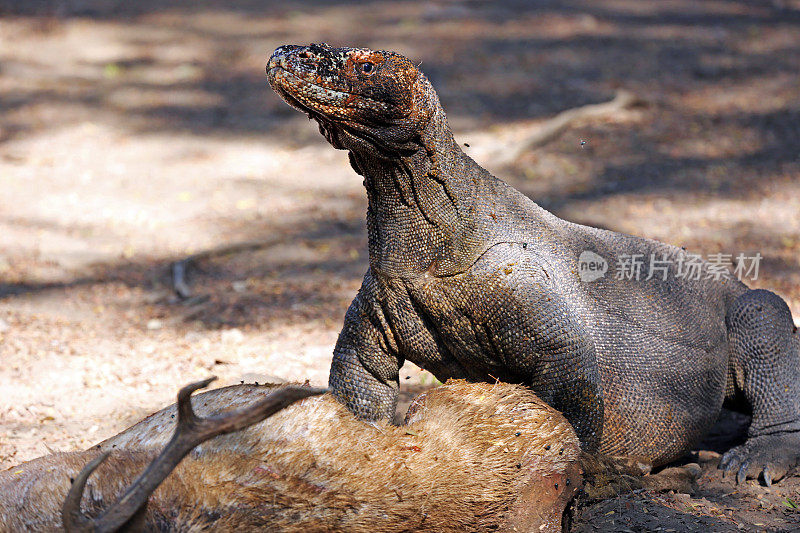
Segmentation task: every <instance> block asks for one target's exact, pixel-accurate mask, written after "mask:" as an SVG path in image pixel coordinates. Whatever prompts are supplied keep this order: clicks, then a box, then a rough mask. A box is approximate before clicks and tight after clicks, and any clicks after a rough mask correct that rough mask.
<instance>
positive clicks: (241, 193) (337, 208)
mask: <svg viewBox="0 0 800 533" xmlns="http://www.w3.org/2000/svg"><path fill="white" fill-rule="evenodd" d="M799 4H800V3H798V2H797V1H782V2H765V1H749V2H748V1H733V0H718V1H706V2H696V1H694V0H683V1H679V0H669V1H659V0H650V1H646V0H640V1H622V0H602V1H598V0H582V1H581V0H568V1H565V2H551V1H542V2H527V1H522V0H519V1H513V2H469V1H440V2H414V1H405V2H340V3H330V2H322V1H314V0H308V1H291V0H288V1H280V2H277V1H276V2H267V1H263V2H258V1H256V0H231V1H223V0H217V1H214V0H179V1H174V2H155V1H152V0H139V1H137V2H124V1H122V0H62V1H55V0H26V1H13V0H0V190H1V191H2V193H0V468H2V467H8V466H11V465H14V464H16V463H18V462H21V461H25V460H28V459H31V458H33V457H36V456H38V455H41V454H45V453H47V452H48V450H76V449H80V448H84V447H87V446H88V445H90V444H92V443H94V442H97V441H99V440H101V439H103V438H105V437H108V436H110V435H112V434H114V433H116V432H118V431H119V430H121V429H123V428H124V427H126V426H127V425H128V424H130V423H132V422H133V421H135V420H137V419H138V418H140V417H141V416H143V415H144V414H146V413H149V412H151V411H153V410H155V409H157V408H159V407H161V406H163V405H165V404H166V403H168V402H170V401H171V400H172V398H173V395H174V393H175V391H176V390H177V388H178V387H179V386H180V385H181V384H184V383H187V382H189V381H192V380H195V379H197V378H201V377H205V376H207V375H209V374H214V375H217V376H219V377H220V384H226V383H236V382H238V381H240V380H252V381H258V380H266V379H274V378H276V377H277V378H281V379H289V380H304V379H310V380H311V382H312V383H319V384H323V383H325V382H326V377H327V371H328V365H329V361H330V353H331V349H332V346H333V344H334V342H335V339H336V335H337V332H338V329H339V327H340V325H341V322H342V317H343V315H344V311H345V309H346V308H347V305H348V303H349V301H350V299H351V298H352V297H353V295H354V294H355V292H356V290H357V288H358V286H359V283H360V278H361V275H362V273H363V271H364V270H365V267H366V264H367V257H366V239H365V230H364V213H365V205H366V201H365V195H364V194H363V190H362V186H361V181H360V178H358V177H357V176H356V175H355V174H354V173H353V172H352V171H351V170H350V168H349V166H348V164H347V158H346V154H344V153H342V152H337V151H335V150H333V149H331V148H330V147H329V146H328V145H327V144H326V143H325V141H324V140H323V139H322V137H321V136H320V135H319V134H318V132H317V130H316V127H315V126H314V125H313V124H309V123H308V122H307V121H306V119H305V118H304V117H303V116H302V115H300V114H299V113H296V112H294V111H293V110H291V109H290V108H288V107H287V106H286V105H285V104H283V103H282V102H281V101H279V99H278V98H277V97H276V96H275V95H274V94H272V93H271V91H270V90H269V88H268V86H267V85H266V83H265V79H264V65H265V62H266V59H267V57H268V55H269V53H270V52H271V51H272V50H273V49H274V48H275V47H276V46H278V45H280V44H285V43H308V42H312V41H313V42H320V41H324V42H328V43H331V44H351V45H363V46H368V47H372V48H384V49H395V50H398V51H401V52H403V53H405V54H406V55H408V56H410V57H412V58H415V59H416V60H418V61H420V62H421V68H422V70H424V71H425V72H426V73H427V74H428V75H429V77H430V78H431V80H432V81H433V83H434V85H435V86H436V87H437V88H438V90H439V93H440V96H441V99H442V101H443V103H444V105H445V107H446V109H447V110H448V113H449V117H450V119H451V125H452V126H453V129H454V131H455V133H456V137H457V138H458V139H459V140H461V141H463V142H466V143H468V144H469V145H470V146H469V147H468V148H466V150H468V151H469V152H470V153H472V155H473V156H474V157H475V158H476V159H477V160H478V161H479V162H480V163H482V164H484V165H485V166H486V167H487V168H489V169H490V170H492V171H494V172H495V173H496V174H498V175H500V176H501V177H503V178H505V179H507V180H508V181H509V182H510V183H511V184H513V185H514V186H515V187H518V188H519V189H521V190H522V191H524V192H525V193H527V194H528V195H530V196H531V197H533V198H534V199H535V200H536V201H538V202H539V203H540V204H542V205H543V206H545V207H546V208H548V209H550V210H552V211H554V212H555V213H557V214H558V215H560V216H562V217H565V218H569V219H572V220H575V221H579V222H583V223H587V224H592V225H598V226H603V227H607V228H612V229H615V230H619V231H624V232H628V233H635V234H638V235H644V236H647V237H651V238H654V239H659V240H663V241H667V242H670V243H674V244H678V245H683V246H686V247H688V248H690V249H692V250H695V251H697V252H698V253H702V254H704V255H707V254H711V253H717V252H722V253H733V254H736V253H739V252H744V253H755V252H760V253H761V254H762V256H763V257H764V260H763V261H762V263H761V265H760V272H759V277H758V280H757V281H754V282H752V283H751V284H752V285H753V286H757V287H769V288H771V289H773V290H775V291H776V292H778V293H779V294H781V295H782V296H783V297H784V298H785V299H786V300H787V301H788V302H789V304H790V306H791V308H792V311H793V313H794V315H795V316H796V317H800V253H799V252H800V83H798V72H800V5H799ZM618 89H627V90H629V91H632V92H634V93H635V94H636V95H638V96H639V97H640V98H641V99H643V100H644V104H643V105H639V106H637V107H634V108H632V109H629V110H625V111H622V112H619V113H616V114H614V115H612V116H610V117H607V118H604V119H599V120H592V121H585V122H578V123H575V124H573V125H572V126H571V127H569V128H568V129H567V130H566V131H564V132H563V133H561V134H560V135H558V136H557V137H556V138H555V139H553V140H552V141H551V142H548V143H547V144H545V145H544V146H541V147H539V148H536V149H533V150H528V151H526V152H525V153H523V154H522V156H521V157H520V158H519V159H518V160H516V161H515V162H513V163H512V164H509V165H505V164H501V163H500V161H502V159H501V158H498V157H497V155H496V154H498V153H502V151H503V149H504V147H505V146H510V145H512V144H513V143H515V142H517V141H518V140H519V137H520V136H521V135H522V134H523V132H524V131H525V130H526V129H528V128H531V127H536V126H537V125H538V124H540V123H541V122H542V121H544V120H546V119H548V118H549V117H551V116H553V115H555V114H556V113H558V112H560V111H562V110H565V109H568V108H572V107H576V106H581V105H585V104H591V103H597V102H603V101H606V100H609V99H610V98H612V97H613V95H614V94H615V91H617V90H618ZM582 141H585V142H584V143H583V144H582ZM493 154H494V155H493ZM237 243H251V244H252V246H243V247H242V248H241V249H238V250H234V251H233V253H230V254H227V255H223V256H218V257H212V258H209V259H205V260H201V261H199V262H198V265H197V266H198V268H197V269H195V270H193V271H192V272H191V276H190V278H189V282H190V285H191V288H192V290H193V291H194V294H195V297H194V298H192V299H190V300H188V301H179V300H178V299H177V298H176V297H175V296H174V294H173V292H172V290H171V288H170V284H169V275H168V273H169V270H168V266H169V264H170V263H171V262H172V261H174V260H177V259H180V258H183V257H185V256H187V255H188V254H193V253H197V252H203V251H208V250H218V249H224V248H225V247H227V246H229V245H232V244H237ZM431 380H432V378H431V376H430V375H429V374H426V373H424V372H421V371H419V370H418V369H415V368H410V367H408V365H407V368H405V369H404V370H403V374H402V382H403V384H404V386H406V385H407V384H416V385H419V384H423V385H424V384H425V383H430V381H431ZM728 422H730V421H728ZM739 422H741V421H739ZM745 423H746V421H745ZM730 425H731V424H730V423H727V425H725V424H723V425H722V426H721V427H722V428H723V430H722V433H725V431H724V428H725V427H729V426H730ZM723 441H724V439H723ZM723 441H712V442H709V443H707V444H705V445H704V446H703V447H704V448H707V449H715V447H716V448H719V450H718V451H720V450H724V446H722V445H721V444H720V442H723ZM700 459H701V460H702V462H703V464H704V465H705V466H706V467H707V468H706V469H705V470H704V474H703V476H702V478H701V480H700V487H701V490H700V492H699V493H697V494H695V495H694V496H691V497H690V496H684V495H676V494H669V493H666V494H652V493H647V492H638V493H633V494H627V495H624V496H621V497H619V498H617V499H613V500H609V501H607V502H603V503H600V504H596V505H594V506H591V507H589V508H587V509H584V511H583V513H582V516H581V518H580V520H579V522H578V524H577V526H576V527H577V529H579V530H580V531H608V530H618V531H736V530H746V531H758V530H770V531H771V530H777V531H788V530H792V529H794V530H798V529H800V510H798V509H797V508H794V506H793V502H797V503H800V495H798V492H800V476H798V475H795V476H794V477H792V478H790V479H788V480H786V481H784V482H782V483H780V484H778V485H777V486H774V487H773V488H772V489H766V488H762V487H759V486H758V485H757V484H755V483H752V482H750V483H747V484H745V485H743V486H736V485H735V484H733V483H732V482H731V481H730V480H722V479H721V478H720V476H719V474H718V473H717V471H716V470H714V469H713V468H711V467H713V464H714V454H713V453H707V452H703V453H702V454H700ZM659 528H660V529H659Z"/></svg>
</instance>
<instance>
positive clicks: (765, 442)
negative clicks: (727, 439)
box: [719, 432, 800, 487]
mask: <svg viewBox="0 0 800 533" xmlns="http://www.w3.org/2000/svg"><path fill="white" fill-rule="evenodd" d="M798 463H800V432H792V433H781V434H776V435H762V436H759V437H752V438H750V439H748V440H747V442H745V443H744V444H742V445H741V446H736V447H735V448H731V449H730V450H728V452H727V453H726V454H725V455H723V456H722V460H721V461H720V462H719V468H721V469H722V471H723V474H727V473H731V472H736V482H737V483H744V481H745V480H746V479H751V478H757V477H759V475H761V476H762V477H763V479H764V483H765V484H766V485H767V486H768V487H769V486H770V485H772V482H773V481H778V480H780V479H781V478H782V477H784V476H785V475H786V474H787V473H788V472H789V470H791V469H792V468H793V467H794V466H795V465H797V464H798Z"/></svg>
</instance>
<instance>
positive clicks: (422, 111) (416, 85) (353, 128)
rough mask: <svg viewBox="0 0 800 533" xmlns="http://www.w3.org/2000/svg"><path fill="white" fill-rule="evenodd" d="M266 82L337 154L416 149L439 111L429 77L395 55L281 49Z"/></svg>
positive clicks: (320, 48) (270, 65) (292, 47)
mask: <svg viewBox="0 0 800 533" xmlns="http://www.w3.org/2000/svg"><path fill="white" fill-rule="evenodd" d="M267 79H268V80H269V84H270V85H271V86H272V88H273V89H274V90H275V92H276V93H278V94H279V95H280V96H281V97H282V98H283V99H284V100H285V101H286V102H287V103H288V104H289V105H291V106H292V107H295V108H297V109H299V110H300V111H303V112H304V113H306V114H307V115H308V116H309V118H313V119H315V120H316V121H317V122H318V123H319V126H320V132H321V133H322V134H323V135H324V136H325V138H326V139H328V141H329V142H330V143H331V144H332V145H333V146H335V147H336V148H344V149H349V150H355V151H370V152H373V153H374V152H378V153H384V154H394V153H397V152H398V151H403V150H404V149H406V148H412V146H411V145H413V144H416V145H417V147H418V143H415V142H414V141H415V139H417V138H418V137H419V135H420V133H421V132H422V130H424V128H425V126H426V124H427V123H428V122H430V119H431V117H432V116H433V115H434V114H435V113H436V112H437V111H438V110H440V109H441V107H440V106H439V100H438V98H437V96H436V93H435V91H434V90H433V87H432V86H431V84H430V82H429V81H428V79H427V78H426V77H425V75H424V74H422V72H420V71H419V69H417V67H416V66H414V64H413V63H412V62H411V61H409V60H408V59H407V58H405V57H403V56H401V55H399V54H396V53H394V52H385V51H372V50H367V49H363V48H331V47H330V46H328V45H325V44H312V45H310V46H297V45H286V46H281V47H279V48H278V49H277V50H275V52H274V53H273V54H272V57H270V59H269V63H267Z"/></svg>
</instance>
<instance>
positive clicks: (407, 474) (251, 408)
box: [0, 381, 581, 532]
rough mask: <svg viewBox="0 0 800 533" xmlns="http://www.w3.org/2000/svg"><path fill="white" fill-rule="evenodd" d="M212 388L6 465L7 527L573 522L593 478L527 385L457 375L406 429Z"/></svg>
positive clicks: (2, 499)
mask: <svg viewBox="0 0 800 533" xmlns="http://www.w3.org/2000/svg"><path fill="white" fill-rule="evenodd" d="M206 384H207V382H202V383H199V384H195V385H193V386H189V387H186V388H185V389H183V390H182V391H181V393H180V394H179V400H180V401H179V403H178V404H176V405H172V406H170V407H167V408H165V409H163V410H161V411H159V412H157V413H155V414H153V415H151V416H149V417H147V418H146V419H144V420H143V421H141V422H139V423H138V424H136V425H134V426H132V427H130V428H129V429H127V430H125V431H123V432H122V433H120V434H118V435H116V436H115V437H112V438H110V439H108V440H106V441H104V442H102V443H100V444H98V445H97V446H95V447H93V448H91V449H89V450H86V451H83V452H72V453H57V454H53V455H50V456H46V457H42V458H39V459H35V460H33V461H30V462H28V463H24V464H22V465H19V466H17V467H13V468H11V469H9V470H6V471H5V472H0V530H2V531H17V530H19V531H55V530H60V529H61V528H62V527H63V526H64V525H66V526H67V529H68V530H75V531H114V530H117V529H120V528H123V527H131V526H135V527H137V528H142V529H144V530H156V531H194V530H203V529H213V530H214V531H233V530H236V531H247V530H257V529H262V528H266V529H269V530H274V531H347V532H384V531H386V532H388V531H409V530H414V531H467V530H469V531H488V530H491V531H498V530H500V531H503V530H506V531H536V532H539V531H561V528H562V515H563V513H564V510H565V507H566V506H567V504H568V503H569V501H570V500H571V499H572V497H573V495H574V493H575V490H576V489H577V488H578V487H579V486H580V481H581V475H580V467H579V453H580V451H579V446H578V440H577V437H576V436H575V433H574V431H573V429H572V428H571V426H570V425H569V424H568V423H567V421H566V420H565V419H564V418H563V417H562V416H561V415H560V414H559V413H558V412H557V411H555V410H553V409H552V408H550V407H548V406H547V405H546V404H545V403H544V402H542V401H541V400H539V399H538V398H537V397H536V396H535V395H534V394H533V393H532V392H530V391H529V390H528V389H525V388H524V387H521V386H516V385H506V384H501V383H498V384H494V385H493V384H486V383H475V384H472V383H467V382H464V381H449V382H448V383H446V384H445V385H442V386H439V387H436V388H434V389H431V390H430V391H428V392H426V393H424V394H422V395H420V396H418V397H417V398H416V399H415V400H414V402H413V403H412V406H411V408H410V409H409V413H408V415H407V417H406V424H405V425H403V426H392V425H389V424H387V423H369V422H364V421H360V420H358V419H356V418H355V417H354V416H353V415H352V414H350V413H349V412H348V411H347V410H346V409H345V408H344V407H343V406H342V405H340V404H339V403H338V402H337V401H336V400H335V399H333V398H332V397H330V396H329V395H327V394H324V395H322V396H319V397H315V398H307V399H304V400H303V401H300V402H297V403H294V404H293V405H289V406H288V407H285V406H286V405H288V403H290V402H291V401H294V400H297V399H299V398H301V397H305V396H311V395H313V394H318V393H319V392H321V391H320V390H314V389H310V388H308V387H299V386H289V387H285V386H284V387H269V386H256V385H237V386H232V387H225V388H220V389H216V390H211V391H208V392H205V393H202V394H197V395H196V396H193V397H191V398H190V395H191V392H192V391H193V390H196V389H197V388H200V387H201V386H205V385H206ZM276 395H277V396H280V395H282V396H281V398H277V396H276ZM281 407H283V408H282V409H281ZM278 409H281V410H279V411H277V410H278ZM276 411H277V412H276ZM195 413H197V414H196V415H195ZM270 413H274V414H271V416H270ZM265 416H268V417H269V418H266V419H265V420H263V421H260V422H257V420H261V419H262V418H264V417H265ZM199 417H206V418H199ZM178 420H180V422H179V423H178ZM254 422H257V423H254ZM249 424H252V425H249ZM248 425H249V427H246V428H245V429H241V430H238V431H236V430H237V429H240V428H242V427H244V426H248ZM230 431H235V432H230ZM224 432H230V433H227V434H221V435H220V433H224ZM173 434H174V436H173ZM214 435H218V436H216V437H214ZM212 437H213V438H212ZM206 439H208V440H206ZM203 441H204V442H203ZM162 449H163V453H162ZM187 453H188V455H187V456H186V458H185V459H184V460H183V461H181V457H183V456H184V455H186V454H187ZM90 462H92V464H91V465H89V467H88V468H84V467H85V466H86V465H87V463H90ZM178 462H179V464H178ZM175 465H177V466H175ZM92 468H94V471H92ZM145 469H147V471H146V472H144V474H142V475H141V476H140V477H139V478H138V479H137V476H139V474H140V473H142V472H143V471H145ZM170 472H171V473H170ZM87 477H88V482H86V478H87ZM162 479H163V482H162ZM72 480H75V483H74V486H73V490H72V491H71V492H70V495H69V497H67V493H68V491H70V486H71V484H72V483H71V482H72ZM84 483H86V485H85V488H84V486H83V484H84ZM159 483H160V484H159ZM156 486H158V488H155V487H156ZM62 507H63V509H64V512H63V517H62ZM62 524H63V525H62Z"/></svg>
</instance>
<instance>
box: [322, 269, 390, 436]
mask: <svg viewBox="0 0 800 533" xmlns="http://www.w3.org/2000/svg"><path fill="white" fill-rule="evenodd" d="M371 290H372V280H371V278H370V275H369V274H367V275H366V276H365V277H364V283H363V284H362V286H361V290H359V292H358V294H357V295H356V297H355V299H354V300H353V303H351V304H350V307H349V309H348V310H347V314H346V315H345V318H344V327H343V328H342V331H341V333H340V334H339V339H338V340H337V342H336V347H335V348H334V349H333V362H332V363H331V371H330V377H329V379H328V386H329V387H330V389H331V392H332V393H333V395H334V396H336V397H337V398H338V399H339V401H341V402H342V403H343V404H344V405H345V406H346V407H347V409H348V410H350V411H351V412H352V413H354V414H355V415H356V416H358V417H359V418H362V419H365V420H381V419H383V420H386V419H391V418H392V416H394V411H395V407H396V406H397V397H398V390H399V387H400V383H399V372H400V367H401V366H402V365H403V360H402V359H401V358H400V357H399V356H397V355H395V353H394V350H393V349H392V347H391V346H390V344H389V343H388V342H387V339H386V337H385V336H384V334H383V333H382V331H385V328H384V327H382V323H384V319H383V317H382V316H380V309H379V308H378V307H376V306H375V305H373V304H374V299H373V297H372V295H371Z"/></svg>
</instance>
